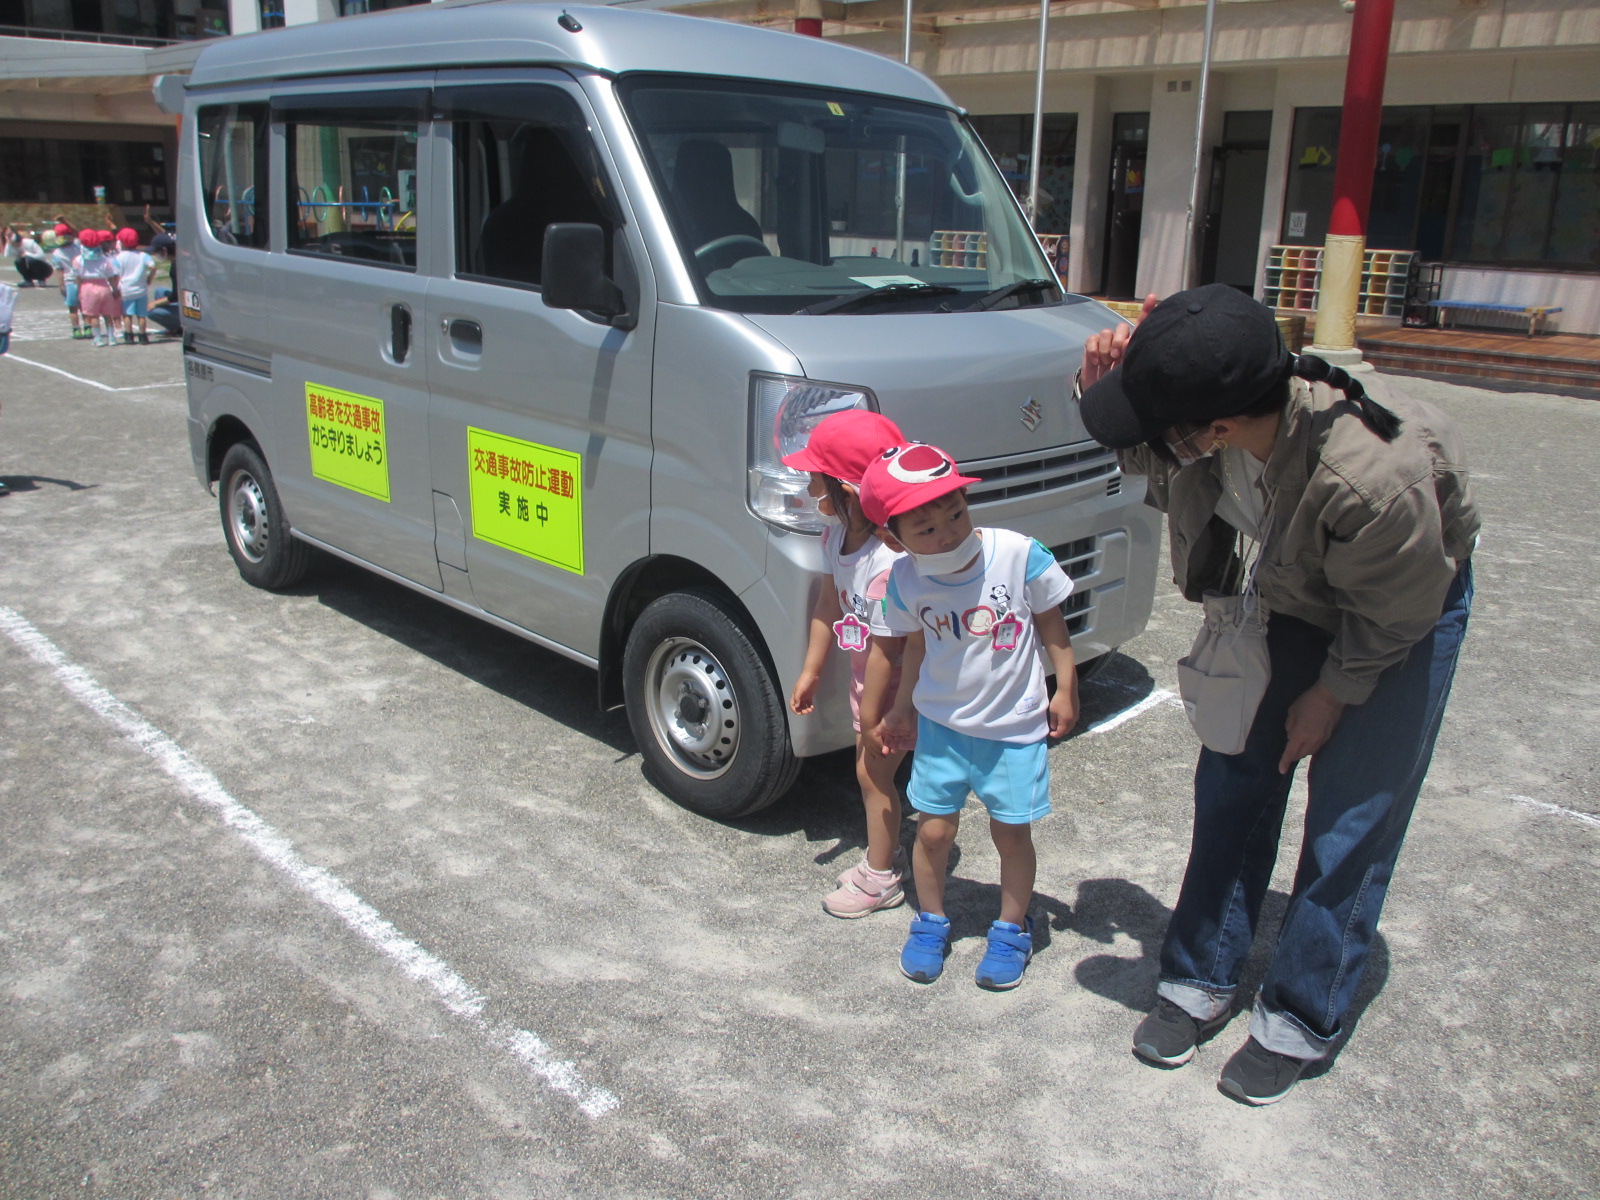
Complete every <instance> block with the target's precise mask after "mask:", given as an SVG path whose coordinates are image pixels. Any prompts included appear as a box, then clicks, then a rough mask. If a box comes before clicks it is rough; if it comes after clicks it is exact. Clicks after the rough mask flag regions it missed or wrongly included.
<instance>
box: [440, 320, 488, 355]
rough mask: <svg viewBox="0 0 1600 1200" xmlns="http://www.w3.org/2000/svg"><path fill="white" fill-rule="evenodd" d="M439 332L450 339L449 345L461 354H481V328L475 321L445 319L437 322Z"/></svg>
mask: <svg viewBox="0 0 1600 1200" xmlns="http://www.w3.org/2000/svg"><path fill="white" fill-rule="evenodd" d="M439 327H440V330H441V331H442V332H443V333H444V335H445V336H446V337H447V338H449V339H450V343H451V345H453V346H454V347H455V348H456V349H457V350H459V351H461V352H462V353H463V354H482V353H483V326H482V325H479V324H478V323H477V322H476V321H468V320H466V319H465V318H462V317H457V318H456V319H455V320H451V319H450V318H449V317H445V318H444V319H443V320H441V321H440V322H439Z"/></svg>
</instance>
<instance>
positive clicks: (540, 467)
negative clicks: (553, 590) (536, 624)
mask: <svg viewBox="0 0 1600 1200" xmlns="http://www.w3.org/2000/svg"><path fill="white" fill-rule="evenodd" d="M467 475H468V478H469V479H470V480H471V489H472V535H473V536H474V537H477V538H481V539H483V540H484V541H486V542H490V543H492V544H494V545H496V546H500V547H502V548H504V549H506V550H514V551H516V553H518V554H526V555H527V556H528V557H529V558H536V559H538V560H539V561H540V562H547V563H549V564H550V565H551V566H556V567H560V568H561V569H562V570H564V571H572V572H573V573H575V574H578V575H582V574H583V459H582V458H581V457H580V456H578V455H576V454H573V453H570V452H569V451H566V450H557V449H555V448H554V447H551V446H540V445H538V444H537V443H535V442H524V441H519V440H518V439H517V438H511V437H506V436H505V435H504V434H499V433H489V432H488V431H487V430H483V429H473V428H472V427H471V426H468V427H467Z"/></svg>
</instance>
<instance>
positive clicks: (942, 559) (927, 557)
mask: <svg viewBox="0 0 1600 1200" xmlns="http://www.w3.org/2000/svg"><path fill="white" fill-rule="evenodd" d="M982 550H983V539H982V538H980V537H979V536H978V531H977V530H976V529H974V530H973V531H972V532H971V533H969V534H967V536H966V538H965V539H963V540H962V542H961V544H960V545H959V546H957V547H956V548H955V549H954V550H946V551H945V552H944V553H942V554H911V552H910V551H909V550H908V551H906V553H907V554H911V560H912V561H913V562H914V563H916V564H917V574H918V575H950V574H953V573H954V572H956V571H959V570H961V568H962V567H964V566H966V565H967V564H968V563H969V562H971V561H972V560H973V559H974V558H976V557H978V554H979V553H980V552H981V551H982Z"/></svg>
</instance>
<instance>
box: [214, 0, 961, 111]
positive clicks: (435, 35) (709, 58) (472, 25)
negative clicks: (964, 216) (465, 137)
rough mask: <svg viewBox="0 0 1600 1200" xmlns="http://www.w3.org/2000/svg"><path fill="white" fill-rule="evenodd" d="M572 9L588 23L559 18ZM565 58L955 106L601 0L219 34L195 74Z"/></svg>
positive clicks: (686, 19)
mask: <svg viewBox="0 0 1600 1200" xmlns="http://www.w3.org/2000/svg"><path fill="white" fill-rule="evenodd" d="M564 12H570V13H571V14H572V16H573V17H576V18H577V20H578V22H579V23H580V24H581V25H582V27H583V28H582V30H581V31H580V32H577V33H570V32H568V31H567V30H566V29H564V28H562V27H561V25H559V24H558V23H557V19H558V18H559V17H560V16H561V14H562V13H564ZM535 64H538V65H557V66H568V67H577V68H580V69H585V70H592V71H597V72H599V73H601V74H605V75H620V74H622V73H623V72H625V71H670V72H681V73H683V74H690V75H718V76H724V77H729V78H740V79H770V80H775V81H779V82H799V81H804V82H805V83H807V84H810V85H813V86H818V87H832V88H839V89H841V90H846V91H855V92H873V93H877V94H880V95H890V96H900V97H905V98H907V99H911V100H922V101H926V102H929V103H933V104H940V105H944V106H947V107H952V108H953V107H954V105H953V104H952V103H951V101H950V98H949V97H948V96H946V95H945V94H944V93H943V92H942V91H941V90H940V89H939V88H938V87H937V86H936V85H935V84H934V83H933V81H932V80H930V79H929V78H928V77H927V76H925V75H923V74H921V73H920V72H918V71H914V70H912V69H911V68H910V67H907V66H905V65H903V64H901V63H898V62H895V61H894V60H892V59H889V58H885V57H883V56H882V55H879V54H874V53H872V52H871V51H867V50H858V49H855V48H854V47H849V46H841V45H838V44H836V43H830V42H825V41H823V40H822V39H821V38H814V37H803V36H800V35H797V34H792V33H779V32H777V31H775V30H770V29H756V28H753V27H751V26H748V25H736V24H734V23H732V22H729V21H717V20H711V19H708V18H705V17H691V16H681V15H678V14H675V13H662V12H642V11H638V10H627V9H620V8H612V7H608V6H606V5H602V4H585V3H576V4H568V5H565V6H562V5H555V4H535V3H529V2H528V0H447V2H445V3H440V4H422V5H417V6H415V7H411V8H403V9H390V10H388V11H385V12H377V13H369V14H366V15H364V16H358V17H341V18H339V19H338V20H333V21H319V22H316V23H315V24H309V25H297V26H291V27H289V28H287V29H274V30H270V31H268V32H265V33H257V34H246V35H244V36H241V37H231V38H228V39H226V40H225V41H219V42H214V43H212V44H211V45H209V46H207V47H206V48H205V50H203V51H202V52H201V54H200V56H199V58H198V59H197V60H196V62H195V65H194V69H193V71H192V72H191V73H190V75H189V79H188V81H187V82H188V86H189V87H191V88H205V87H212V86H216V85H221V84H233V83H246V82H259V81H264V80H272V79H296V78H305V77H307V76H316V75H345V76H348V75H356V74H364V73H367V72H373V71H394V70H402V69H412V70H416V69H426V68H430V67H468V66H472V67H483V66H531V65H535Z"/></svg>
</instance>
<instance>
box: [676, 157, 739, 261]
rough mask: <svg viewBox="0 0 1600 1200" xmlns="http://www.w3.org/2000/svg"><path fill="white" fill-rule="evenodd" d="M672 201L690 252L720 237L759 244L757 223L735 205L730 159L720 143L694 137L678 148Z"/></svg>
mask: <svg viewBox="0 0 1600 1200" xmlns="http://www.w3.org/2000/svg"><path fill="white" fill-rule="evenodd" d="M672 200H673V207H674V208H675V209H676V210H677V215H678V220H679V221H681V222H682V223H683V228H684V232H685V233H686V234H687V235H688V240H689V245H688V249H689V251H690V252H691V253H693V252H694V251H696V250H698V249H700V247H702V246H705V245H707V244H709V243H711V242H714V241H716V240H717V239H718V238H723V237H731V236H735V235H741V236H744V237H751V238H754V239H755V240H756V241H758V242H759V241H761V222H760V221H757V220H756V219H755V218H754V217H752V216H751V215H750V214H749V213H748V212H747V211H746V210H745V209H744V207H743V206H742V205H741V204H740V203H739V199H738V194H737V193H736V192H735V191H734V187H733V156H732V155H731V154H729V153H728V148H727V147H726V146H724V145H723V144H722V143H721V142H713V141H709V140H707V139H704V138H697V139H694V140H692V141H687V142H684V143H683V145H681V146H680V147H678V157H677V161H676V162H675V163H674V165H673V170H672Z"/></svg>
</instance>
